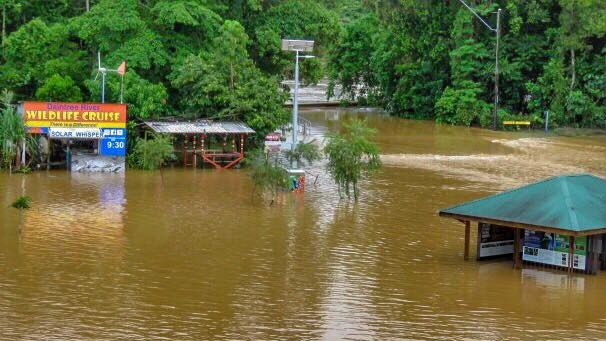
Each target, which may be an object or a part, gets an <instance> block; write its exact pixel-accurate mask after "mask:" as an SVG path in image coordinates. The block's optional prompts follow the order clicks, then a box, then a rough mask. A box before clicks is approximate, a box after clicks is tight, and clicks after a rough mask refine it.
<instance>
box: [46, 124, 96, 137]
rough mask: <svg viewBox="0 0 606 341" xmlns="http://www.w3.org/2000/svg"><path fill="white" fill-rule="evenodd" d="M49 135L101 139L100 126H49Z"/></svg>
mask: <svg viewBox="0 0 606 341" xmlns="http://www.w3.org/2000/svg"><path fill="white" fill-rule="evenodd" d="M48 136H49V137H50V138H52V139H100V138H101V130H100V129H99V128H52V127H51V128H48Z"/></svg>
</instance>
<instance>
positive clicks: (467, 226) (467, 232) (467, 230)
mask: <svg viewBox="0 0 606 341" xmlns="http://www.w3.org/2000/svg"><path fill="white" fill-rule="evenodd" d="M470 236H471V223H470V222H469V220H467V221H465V251H464V253H463V259H464V260H468V259H469V239H470Z"/></svg>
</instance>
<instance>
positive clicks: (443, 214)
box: [438, 211, 606, 237]
mask: <svg viewBox="0 0 606 341" xmlns="http://www.w3.org/2000/svg"><path fill="white" fill-rule="evenodd" d="M438 215H439V216H440V217H446V218H453V219H456V220H459V221H477V222H480V223H487V224H495V225H502V226H509V227H513V228H519V229H527V230H533V231H545V232H552V233H560V234H565V235H572V236H575V237H581V236H591V235H596V234H603V233H606V227H603V228H596V229H591V230H584V231H575V230H568V229H563V228H560V227H553V226H541V225H533V224H526V223H520V222H515V221H506V220H499V219H492V218H486V217H478V216H469V215H464V214H457V213H450V212H444V211H440V212H438Z"/></svg>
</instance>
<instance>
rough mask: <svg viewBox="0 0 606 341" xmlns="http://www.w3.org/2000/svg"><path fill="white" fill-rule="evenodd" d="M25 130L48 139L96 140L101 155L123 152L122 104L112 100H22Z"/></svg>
mask: <svg viewBox="0 0 606 341" xmlns="http://www.w3.org/2000/svg"><path fill="white" fill-rule="evenodd" d="M22 112H23V121H24V123H25V127H26V129H27V131H28V132H29V133H32V134H36V133H37V134H48V136H49V137H50V138H51V139H70V140H78V139H84V140H99V147H100V148H99V151H100V154H101V155H111V156H124V155H126V147H125V146H126V115H127V113H126V105H125V104H115V103H60V102H23V104H22Z"/></svg>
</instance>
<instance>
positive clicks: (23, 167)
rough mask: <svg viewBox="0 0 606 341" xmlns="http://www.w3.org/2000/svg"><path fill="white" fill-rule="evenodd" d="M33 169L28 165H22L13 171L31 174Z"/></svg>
mask: <svg viewBox="0 0 606 341" xmlns="http://www.w3.org/2000/svg"><path fill="white" fill-rule="evenodd" d="M31 172H32V169H31V168H29V167H28V166H21V167H19V168H17V169H15V170H14V171H13V173H17V174H31Z"/></svg>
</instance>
